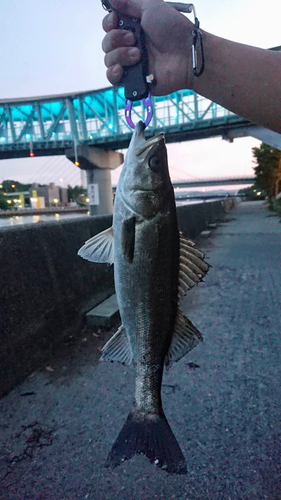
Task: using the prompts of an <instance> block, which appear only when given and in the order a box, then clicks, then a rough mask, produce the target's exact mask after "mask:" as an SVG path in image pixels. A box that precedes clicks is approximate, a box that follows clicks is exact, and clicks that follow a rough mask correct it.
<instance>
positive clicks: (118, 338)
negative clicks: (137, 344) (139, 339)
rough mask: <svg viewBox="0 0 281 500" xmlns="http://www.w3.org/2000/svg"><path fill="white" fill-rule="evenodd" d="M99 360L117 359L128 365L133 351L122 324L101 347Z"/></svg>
mask: <svg viewBox="0 0 281 500" xmlns="http://www.w3.org/2000/svg"><path fill="white" fill-rule="evenodd" d="M100 359H101V361H118V362H119V363H123V364H124V365H130V364H131V362H132V360H133V353H132V349H131V346H130V344H129V340H128V338H127V335H126V332H125V328H124V326H123V325H121V326H120V328H118V330H117V332H116V333H115V334H114V335H113V337H111V339H109V341H108V342H107V343H106V344H105V345H104V346H103V348H102V356H101V358H100Z"/></svg>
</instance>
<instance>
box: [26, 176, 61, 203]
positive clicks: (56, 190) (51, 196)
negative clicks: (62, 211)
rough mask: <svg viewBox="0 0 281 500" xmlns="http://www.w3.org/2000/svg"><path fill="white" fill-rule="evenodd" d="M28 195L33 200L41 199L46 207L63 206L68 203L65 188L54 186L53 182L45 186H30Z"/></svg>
mask: <svg viewBox="0 0 281 500" xmlns="http://www.w3.org/2000/svg"><path fill="white" fill-rule="evenodd" d="M29 193H30V196H32V197H33V198H36V197H43V198H44V199H45V206H46V207H54V206H58V205H60V206H64V205H66V204H67V202H68V196H67V188H62V187H60V186H56V185H55V183H54V182H50V184H49V185H46V186H40V185H39V184H32V186H31V187H30V189H29Z"/></svg>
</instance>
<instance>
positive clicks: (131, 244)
mask: <svg viewBox="0 0 281 500" xmlns="http://www.w3.org/2000/svg"><path fill="white" fill-rule="evenodd" d="M135 226H136V218H135V217H131V218H130V219H127V220H125V222H124V223H123V226H122V235H121V247H122V253H123V255H124V257H125V259H126V260H127V261H128V262H133V258H134V251H135V230H136V228H135Z"/></svg>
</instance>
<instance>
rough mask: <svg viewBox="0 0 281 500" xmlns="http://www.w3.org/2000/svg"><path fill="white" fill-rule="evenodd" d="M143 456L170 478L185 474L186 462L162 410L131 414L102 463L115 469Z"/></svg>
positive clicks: (133, 412)
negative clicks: (154, 412) (127, 461)
mask: <svg viewBox="0 0 281 500" xmlns="http://www.w3.org/2000/svg"><path fill="white" fill-rule="evenodd" d="M140 454H143V455H146V456H147V458H148V459H149V460H150V462H151V463H154V464H155V465H157V467H159V468H161V469H163V470H165V471H166V472H168V473H170V474H186V473H187V468H186V462H185V458H184V456H183V453H182V451H181V449H180V447H179V444H178V442H177V440H176V438H175V436H174V434H173V432H172V430H171V427H170V426H169V424H168V421H167V419H166V417H165V415H164V412H163V410H162V411H161V413H159V414H153V415H151V414H150V415H143V413H141V412H140V411H136V410H135V409H134V410H133V411H131V412H130V413H129V415H128V417H127V420H126V422H125V424H124V426H123V428H122V430H121V432H120V434H119V436H118V437H117V439H116V441H115V443H114V445H113V447H112V449H111V451H110V453H109V455H108V457H107V460H106V463H105V466H106V467H108V468H115V467H117V466H118V465H120V464H121V463H122V462H124V461H125V460H129V459H130V458H132V457H133V456H134V455H140Z"/></svg>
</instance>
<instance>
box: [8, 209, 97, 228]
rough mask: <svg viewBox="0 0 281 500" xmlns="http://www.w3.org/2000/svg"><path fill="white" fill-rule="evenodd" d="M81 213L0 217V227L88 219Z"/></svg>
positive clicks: (86, 215)
mask: <svg viewBox="0 0 281 500" xmlns="http://www.w3.org/2000/svg"><path fill="white" fill-rule="evenodd" d="M88 216H89V212H87V214H83V213H71V214H58V213H54V214H42V215H13V216H12V217H0V227H11V226H22V225H24V224H37V223H40V222H45V221H46V222H50V221H62V220H65V219H75V218H77V217H88Z"/></svg>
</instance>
